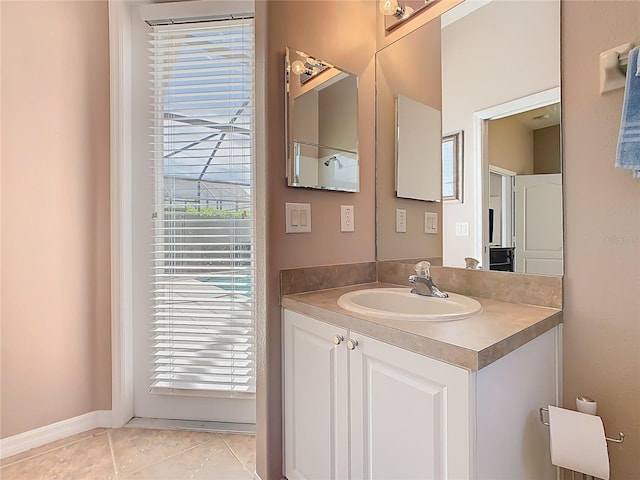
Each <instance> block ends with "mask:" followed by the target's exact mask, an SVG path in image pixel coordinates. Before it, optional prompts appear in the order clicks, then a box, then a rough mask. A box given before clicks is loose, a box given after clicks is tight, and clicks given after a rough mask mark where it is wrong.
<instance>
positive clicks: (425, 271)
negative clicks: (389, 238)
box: [409, 261, 449, 298]
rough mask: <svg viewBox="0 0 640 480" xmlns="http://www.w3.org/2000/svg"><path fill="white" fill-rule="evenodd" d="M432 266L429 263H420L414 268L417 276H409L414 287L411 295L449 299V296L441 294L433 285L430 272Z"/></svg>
mask: <svg viewBox="0 0 640 480" xmlns="http://www.w3.org/2000/svg"><path fill="white" fill-rule="evenodd" d="M430 266H431V264H430V263H429V262H427V261H422V262H418V263H416V264H415V265H414V266H413V268H414V270H415V271H416V274H415V275H411V276H409V283H410V284H411V285H413V288H412V289H411V293H415V294H417V295H423V296H426V297H438V298H447V297H448V296H449V294H448V293H445V292H441V291H440V289H439V288H438V287H436V286H435V284H434V283H433V280H432V279H431V273H430V272H429V267H430Z"/></svg>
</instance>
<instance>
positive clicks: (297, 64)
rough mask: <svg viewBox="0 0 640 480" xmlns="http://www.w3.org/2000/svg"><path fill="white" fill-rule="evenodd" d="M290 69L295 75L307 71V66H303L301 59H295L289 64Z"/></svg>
mask: <svg viewBox="0 0 640 480" xmlns="http://www.w3.org/2000/svg"><path fill="white" fill-rule="evenodd" d="M291 71H292V72H293V73H295V74H296V75H302V74H303V73H306V72H307V67H305V66H304V63H302V61H301V60H296V61H294V62H293V63H292V64H291Z"/></svg>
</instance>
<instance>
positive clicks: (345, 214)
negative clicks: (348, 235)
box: [340, 205, 355, 232]
mask: <svg viewBox="0 0 640 480" xmlns="http://www.w3.org/2000/svg"><path fill="white" fill-rule="evenodd" d="M354 220H355V219H354V218H353V205H340V231H341V232H353V231H354V229H355V222H354Z"/></svg>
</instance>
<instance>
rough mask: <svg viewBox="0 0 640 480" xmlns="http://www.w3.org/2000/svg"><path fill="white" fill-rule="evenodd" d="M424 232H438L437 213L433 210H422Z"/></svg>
mask: <svg viewBox="0 0 640 480" xmlns="http://www.w3.org/2000/svg"><path fill="white" fill-rule="evenodd" d="M424 233H429V234H435V233H438V214H437V213H433V212H424Z"/></svg>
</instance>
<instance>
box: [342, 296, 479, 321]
mask: <svg viewBox="0 0 640 480" xmlns="http://www.w3.org/2000/svg"><path fill="white" fill-rule="evenodd" d="M338 305H340V306H341V307H342V308H344V309H345V310H349V311H351V312H356V313H360V314H364V315H371V316H373V317H378V318H387V319H391V320H393V319H395V320H415V321H422V322H445V321H447V320H460V319H463V318H467V317H470V316H471V315H474V314H476V313H478V312H480V311H482V306H481V305H480V303H478V302H477V301H476V300H474V299H473V298H469V297H465V296H464V295H458V294H456V293H449V297H448V298H436V297H425V296H422V295H417V294H415V293H411V289H410V288H370V289H366V290H356V291H354V292H349V293H345V294H344V295H342V296H341V297H340V298H339V299H338Z"/></svg>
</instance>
